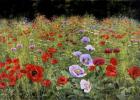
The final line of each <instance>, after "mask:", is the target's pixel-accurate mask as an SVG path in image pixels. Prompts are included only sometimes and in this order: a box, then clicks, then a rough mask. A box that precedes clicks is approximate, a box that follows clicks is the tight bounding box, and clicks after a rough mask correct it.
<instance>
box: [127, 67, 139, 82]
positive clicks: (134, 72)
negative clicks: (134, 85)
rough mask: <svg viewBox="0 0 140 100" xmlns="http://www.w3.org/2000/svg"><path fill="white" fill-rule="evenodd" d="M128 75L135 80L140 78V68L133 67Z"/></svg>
mask: <svg viewBox="0 0 140 100" xmlns="http://www.w3.org/2000/svg"><path fill="white" fill-rule="evenodd" d="M128 74H129V75H130V76H131V77H132V78H133V79H136V78H137V77H140V67H138V66H133V67H131V68H129V69H128Z"/></svg>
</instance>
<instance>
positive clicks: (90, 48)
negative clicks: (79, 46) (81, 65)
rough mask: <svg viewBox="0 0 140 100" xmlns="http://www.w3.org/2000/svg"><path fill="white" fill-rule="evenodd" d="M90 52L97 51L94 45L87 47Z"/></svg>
mask: <svg viewBox="0 0 140 100" xmlns="http://www.w3.org/2000/svg"><path fill="white" fill-rule="evenodd" d="M85 48H86V49H87V50H88V51H95V48H94V47H93V46H92V45H87V46H86V47H85Z"/></svg>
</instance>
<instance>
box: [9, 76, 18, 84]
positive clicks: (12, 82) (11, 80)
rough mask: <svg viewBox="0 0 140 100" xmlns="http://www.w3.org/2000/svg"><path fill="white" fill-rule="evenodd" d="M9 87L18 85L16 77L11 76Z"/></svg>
mask: <svg viewBox="0 0 140 100" xmlns="http://www.w3.org/2000/svg"><path fill="white" fill-rule="evenodd" d="M8 79H9V82H8V84H9V86H15V85H16V81H17V78H16V77H15V76H9V78H8Z"/></svg>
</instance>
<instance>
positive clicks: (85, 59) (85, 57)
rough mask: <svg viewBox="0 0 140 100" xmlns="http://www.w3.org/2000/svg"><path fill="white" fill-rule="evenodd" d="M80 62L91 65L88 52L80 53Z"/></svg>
mask: <svg viewBox="0 0 140 100" xmlns="http://www.w3.org/2000/svg"><path fill="white" fill-rule="evenodd" d="M80 62H81V63H82V64H83V65H85V66H91V65H93V61H92V58H91V56H90V55H89V54H82V55H81V56H80Z"/></svg>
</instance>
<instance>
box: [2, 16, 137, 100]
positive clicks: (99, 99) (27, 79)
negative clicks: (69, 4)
mask: <svg viewBox="0 0 140 100" xmlns="http://www.w3.org/2000/svg"><path fill="white" fill-rule="evenodd" d="M0 100H140V23H139V22H138V21H136V20H133V19H131V18H127V17H117V18H116V17H112V18H105V19H103V20H97V19H96V18H94V17H93V16H83V17H80V16H71V17H63V16H62V17H55V18H53V19H47V18H45V17H44V16H38V17H36V19H35V20H34V21H32V22H30V21H28V20H25V19H23V18H21V19H18V20H17V19H12V20H10V19H9V20H6V19H1V20H0Z"/></svg>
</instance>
